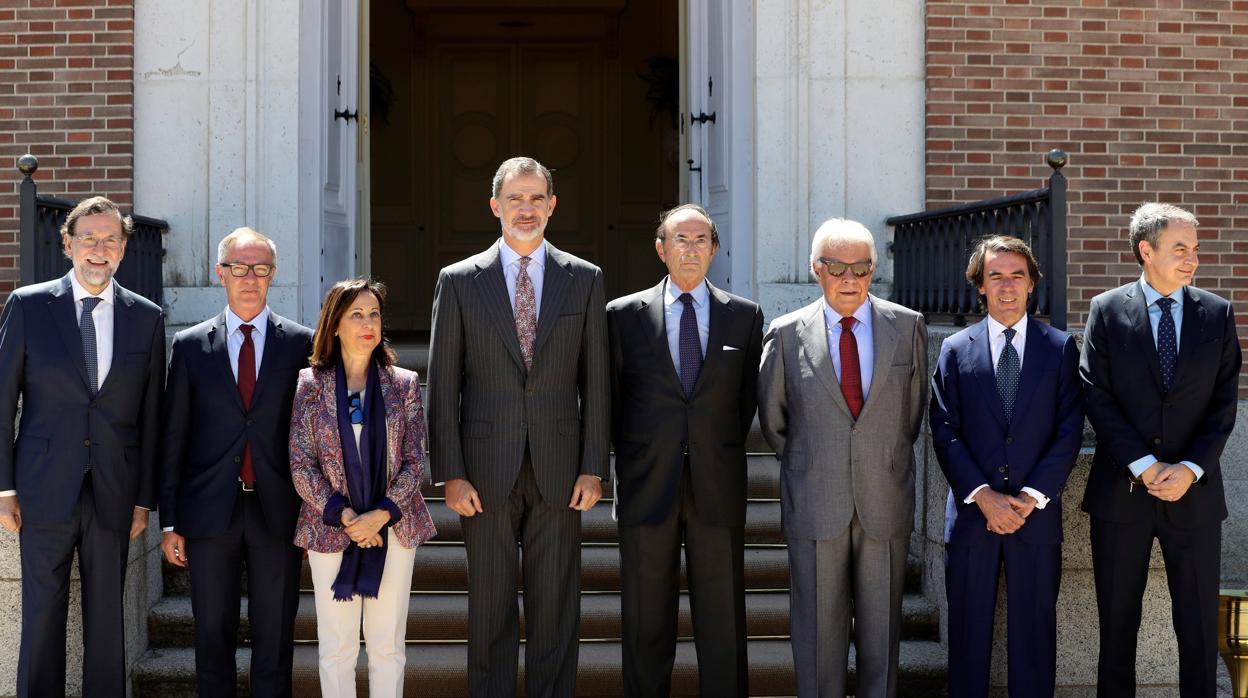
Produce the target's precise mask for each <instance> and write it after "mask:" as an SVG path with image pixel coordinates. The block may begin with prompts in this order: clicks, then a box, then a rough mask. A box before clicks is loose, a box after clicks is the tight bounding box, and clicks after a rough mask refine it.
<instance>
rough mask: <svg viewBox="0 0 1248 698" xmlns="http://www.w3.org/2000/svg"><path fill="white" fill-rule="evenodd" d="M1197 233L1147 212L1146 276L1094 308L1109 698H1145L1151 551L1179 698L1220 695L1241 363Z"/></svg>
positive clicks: (1091, 492)
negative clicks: (1205, 276)
mask: <svg viewBox="0 0 1248 698" xmlns="http://www.w3.org/2000/svg"><path fill="white" fill-rule="evenodd" d="M1197 225H1198V223H1197V221H1196V218H1195V216H1193V215H1192V214H1191V213H1189V212H1187V211H1185V210H1183V209H1181V208H1179V207H1177V206H1171V205H1169V204H1161V203H1148V204H1144V205H1143V206H1141V207H1139V208H1138V209H1136V211H1135V214H1134V215H1133V216H1132V217H1131V230H1130V241H1131V251H1132V252H1133V253H1134V254H1135V259H1136V261H1138V262H1139V263H1140V265H1141V267H1143V273H1142V275H1141V276H1140V278H1139V280H1137V281H1132V282H1131V283H1129V284H1127V285H1125V286H1121V287H1119V288H1116V289H1113V290H1111V291H1106V292H1105V293H1102V294H1101V295H1099V296H1097V297H1096V298H1093V299H1092V308H1091V310H1090V311H1089V313H1088V328H1087V335H1086V338H1085V340H1084V343H1083V357H1082V359H1081V361H1080V364H1079V370H1080V372H1081V374H1082V376H1083V380H1084V383H1085V384H1086V400H1087V410H1088V420H1089V421H1090V422H1091V423H1092V428H1093V429H1095V430H1096V454H1095V455H1094V456H1093V458H1092V471H1091V473H1089V475H1088V486H1087V490H1086V491H1085V492H1084V496H1083V510H1084V511H1086V512H1087V513H1088V514H1090V515H1091V517H1092V571H1093V576H1094V578H1095V581H1096V605H1097V610H1098V612H1099V615H1100V634H1101V643H1100V661H1099V664H1098V667H1097V695H1098V696H1105V697H1109V696H1133V695H1135V647H1136V636H1137V634H1138V633H1139V629H1140V612H1141V599H1142V598H1143V596H1144V585H1145V582H1146V581H1147V579H1148V566H1149V564H1148V561H1149V556H1150V555H1151V552H1152V548H1153V539H1157V541H1158V542H1159V543H1160V544H1161V552H1162V556H1163V557H1164V558H1165V562H1166V578H1167V581H1168V582H1169V585H1170V597H1171V599H1172V600H1173V602H1174V603H1173V609H1174V633H1175V636H1176V638H1177V639H1178V644H1179V691H1180V694H1181V695H1182V696H1183V697H1184V698H1193V697H1195V696H1202V697H1206V696H1213V695H1214V694H1215V693H1216V691H1217V662H1218V643H1217V637H1216V629H1217V627H1218V579H1219V574H1220V570H1219V567H1220V558H1221V555H1222V520H1223V519H1225V518H1226V516H1227V511H1226V498H1225V496H1224V494H1223V490H1222V467H1221V458H1222V449H1223V447H1224V446H1225V445H1226V440H1227V438H1228V437H1229V436H1230V434H1231V429H1232V427H1233V426H1234V424H1235V412H1236V408H1237V404H1238V390H1239V368H1240V364H1241V361H1242V357H1241V354H1240V347H1239V338H1238V337H1237V336H1236V332H1235V316H1234V314H1233V313H1232V311H1231V304H1230V303H1228V302H1227V301H1226V300H1224V299H1222V298H1219V297H1218V296H1215V295H1213V294H1212V293H1209V292H1208V291H1202V290H1200V289H1197V288H1194V287H1193V286H1192V285H1191V283H1192V281H1193V279H1194V278H1195V275H1196V268H1197V267H1198V266H1199V264H1200V259H1199V257H1198V256H1197V250H1198V249H1199V248H1200V241H1199V239H1198V238H1197V235H1196V226H1197ZM1168 660H1169V658H1164V659H1161V661H1168ZM1151 661H1154V662H1155V661H1158V658H1152V660H1151Z"/></svg>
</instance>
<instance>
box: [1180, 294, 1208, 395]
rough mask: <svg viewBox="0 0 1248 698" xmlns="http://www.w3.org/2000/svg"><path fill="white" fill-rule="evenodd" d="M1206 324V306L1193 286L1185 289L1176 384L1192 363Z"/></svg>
mask: <svg viewBox="0 0 1248 698" xmlns="http://www.w3.org/2000/svg"><path fill="white" fill-rule="evenodd" d="M1204 325H1205V306H1204V304H1203V303H1201V302H1200V298H1198V297H1197V296H1196V294H1195V293H1193V292H1192V289H1191V288H1184V289H1183V329H1182V330H1181V336H1180V337H1179V363H1178V366H1176V367H1175V369H1174V384H1175V385H1178V384H1179V383H1180V382H1181V380H1182V378H1181V376H1182V373H1183V370H1184V369H1185V368H1187V366H1188V365H1189V364H1191V363H1192V354H1194V353H1195V352H1196V347H1197V345H1199V344H1200V337H1201V335H1202V334H1203V329H1204Z"/></svg>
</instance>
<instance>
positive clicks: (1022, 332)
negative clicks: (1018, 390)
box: [962, 315, 1049, 509]
mask: <svg viewBox="0 0 1248 698" xmlns="http://www.w3.org/2000/svg"><path fill="white" fill-rule="evenodd" d="M1013 327H1014V340H1013V341H1011V342H1010V344H1012V345H1014V351H1016V352H1018V371H1019V374H1020V375H1021V374H1022V371H1023V352H1024V351H1026V349H1027V316H1026V315H1024V316H1023V319H1022V320H1019V321H1018V322H1016V323H1014V325H1013ZM1005 330H1006V327H1005V325H1002V324H1001V323H999V322H997V319H996V318H994V317H993V316H991V315H989V316H988V352H989V354H991V357H992V374H993V375H994V376H995V375H996V374H997V362H998V361H1000V360H1001V352H1003V351H1005ZM987 486H988V483H984V484H982V485H980V486H979V487H976V488H975V489H974V490H971V495H970V496H969V497H967V498H966V499H964V500H962V501H964V502H965V503H967V504H970V503H972V502H974V501H975V495H977V494H979V491H980V490H982V489H984V488H985V487H987ZM1023 491H1024V492H1026V493H1027V494H1029V495H1031V496H1032V498H1034V499H1035V500H1036V508H1037V509H1043V508H1044V507H1045V506H1047V505H1048V503H1049V498H1048V497H1046V496H1044V494H1042V493H1041V492H1040V491H1039V490H1037V489H1035V488H1033V487H1024V488H1023Z"/></svg>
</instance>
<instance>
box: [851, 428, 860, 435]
mask: <svg viewBox="0 0 1248 698" xmlns="http://www.w3.org/2000/svg"><path fill="white" fill-rule="evenodd" d="M849 433H851V434H857V433H858V427H854V428H853V429H850V430H849Z"/></svg>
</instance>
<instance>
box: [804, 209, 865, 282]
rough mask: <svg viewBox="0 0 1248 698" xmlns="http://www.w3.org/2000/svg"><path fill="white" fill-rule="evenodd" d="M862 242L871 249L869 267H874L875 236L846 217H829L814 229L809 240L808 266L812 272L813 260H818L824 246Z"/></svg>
mask: <svg viewBox="0 0 1248 698" xmlns="http://www.w3.org/2000/svg"><path fill="white" fill-rule="evenodd" d="M855 243H864V244H866V246H867V249H869V250H870V251H871V268H872V269H874V268H875V262H876V257H875V236H873V235H871V231H870V230H867V226H865V225H863V224H861V223H859V222H858V221H851V220H849V219H848V218H829V219H828V220H826V221H824V222H823V225H821V226H819V229H818V230H816V231H815V237H814V239H813V240H811V241H810V266H811V270H812V273H813V270H814V266H815V262H817V261H818V260H819V257H820V255H821V254H822V253H823V250H824V248H827V247H836V246H837V245H843V244H855Z"/></svg>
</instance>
